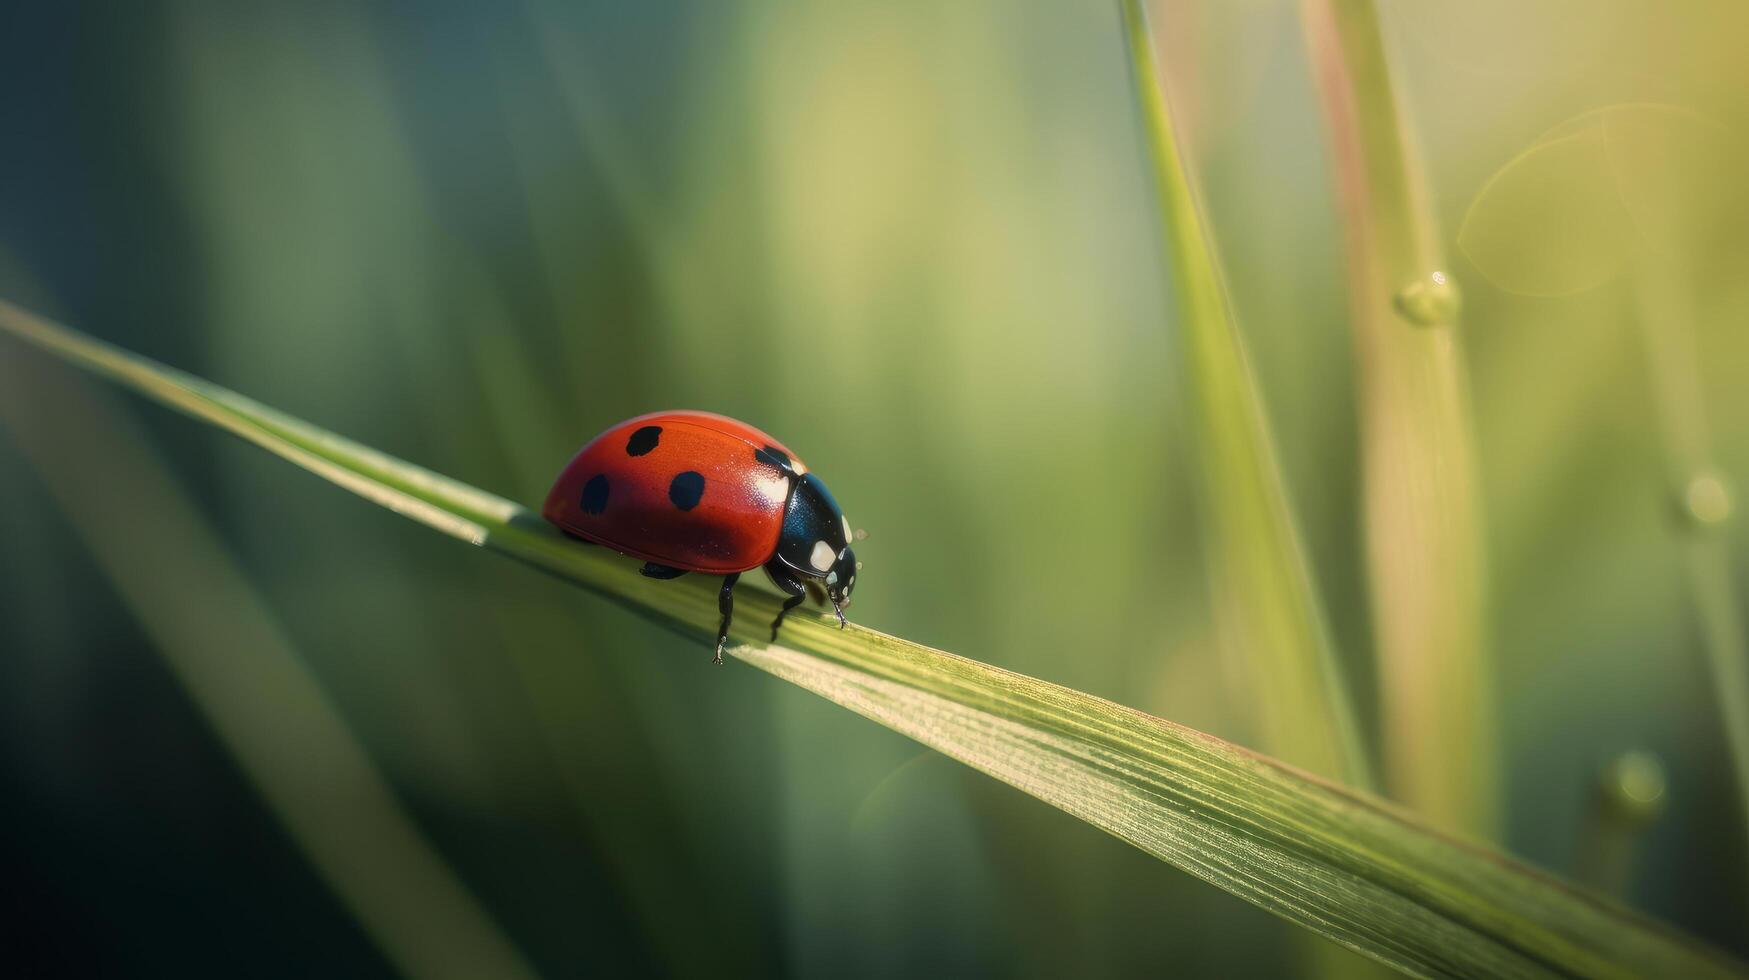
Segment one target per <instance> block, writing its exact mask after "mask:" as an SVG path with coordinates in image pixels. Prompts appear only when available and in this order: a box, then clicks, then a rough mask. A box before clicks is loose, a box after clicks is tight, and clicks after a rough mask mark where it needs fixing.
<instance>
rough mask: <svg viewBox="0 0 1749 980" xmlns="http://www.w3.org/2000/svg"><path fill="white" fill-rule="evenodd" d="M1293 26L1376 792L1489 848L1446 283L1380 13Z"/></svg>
mask: <svg viewBox="0 0 1749 980" xmlns="http://www.w3.org/2000/svg"><path fill="white" fill-rule="evenodd" d="M1301 15H1302V19H1303V21H1304V24H1305V31H1306V38H1307V43H1308V47H1309V48H1310V55H1311V61H1312V66H1313V71H1314V74H1315V76H1316V78H1317V81H1318V88H1319V92H1320V95H1321V99H1322V103H1323V107H1324V119H1325V125H1326V127H1327V131H1328V133H1329V138H1330V143H1331V153H1332V165H1333V167H1332V168H1333V171H1334V175H1335V179H1336V184H1337V191H1338V196H1339V199H1340V203H1341V208H1342V220H1343V230H1344V233H1345V239H1346V241H1345V247H1346V251H1347V267H1348V284H1349V316H1350V321H1351V323H1352V324H1353V330H1354V348H1355V356H1356V361H1357V364H1356V368H1357V372H1356V373H1357V375H1358V377H1359V379H1360V389H1361V390H1360V415H1361V419H1360V421H1361V425H1360V431H1361V454H1362V460H1363V464H1362V465H1363V480H1362V495H1363V513H1364V515H1365V526H1366V549H1367V550H1366V555H1367V566H1368V579H1369V583H1370V589H1371V593H1372V601H1371V603H1370V604H1369V605H1370V608H1371V610H1372V619H1373V637H1374V642H1375V644H1376V649H1377V657H1378V672H1379V696H1380V701H1381V704H1380V715H1381V718H1382V728H1383V734H1382V736H1381V738H1380V744H1381V745H1382V747H1383V757H1384V759H1383V761H1384V779H1385V783H1384V784H1385V787H1386V789H1387V790H1388V791H1389V792H1390V794H1391V796H1392V797H1393V798H1395V799H1399V800H1401V801H1403V802H1404V803H1406V804H1408V805H1409V806H1410V807H1412V808H1413V809H1415V810H1416V811H1417V812H1419V813H1421V814H1423V815H1425V816H1426V817H1427V819H1429V820H1431V821H1433V822H1434V823H1436V824H1438V825H1440V826H1444V827H1449V828H1453V829H1461V830H1463V831H1465V832H1468V833H1471V834H1477V835H1481V836H1492V835H1493V834H1494V833H1495V822H1496V819H1497V817H1496V813H1495V810H1496V803H1495V794H1496V792H1497V788H1496V784H1497V779H1498V777H1497V774H1496V772H1495V768H1496V767H1495V764H1494V762H1495V747H1494V746H1493V744H1492V739H1491V738H1490V737H1489V733H1490V732H1491V731H1492V730H1493V709H1492V705H1493V698H1492V696H1491V690H1492V686H1491V685H1492V673H1491V671H1490V670H1489V669H1488V659H1487V654H1486V640H1485V629H1486V621H1487V619H1486V590H1485V586H1484V582H1483V576H1484V563H1483V559H1482V553H1481V552H1482V528H1481V513H1480V512H1481V507H1480V503H1479V496H1478V490H1477V477H1476V472H1475V449H1474V437H1473V435H1472V433H1471V418H1470V415H1471V413H1470V406H1469V392H1468V382H1467V380H1466V378H1465V372H1464V361H1463V353H1462V349H1461V348H1460V347H1459V345H1458V336H1457V332H1456V331H1457V315H1458V294H1457V286H1456V284H1455V283H1454V282H1453V281H1452V280H1451V278H1450V272H1449V270H1447V269H1446V265H1445V260H1444V257H1443V256H1442V255H1441V249H1440V246H1439V232H1438V228H1437V226H1436V224H1435V222H1434V218H1433V214H1432V211H1431V209H1430V208H1429V207H1428V204H1427V194H1426V189H1425V186H1424V179H1423V177H1422V174H1421V172H1420V164H1419V162H1418V160H1417V159H1416V156H1415V152H1414V146H1413V140H1412V134H1411V132H1410V131H1409V129H1408V125H1407V122H1406V121H1405V119H1404V118H1403V114H1402V111H1401V108H1400V107H1399V105H1398V103H1397V95H1396V89H1395V87H1394V81H1393V79H1392V77H1391V70H1390V64H1389V58H1388V56H1387V52H1386V50H1385V42H1384V38H1383V36H1382V34H1381V31H1380V24H1379V17H1378V11H1377V9H1376V7H1375V5H1374V3H1373V0H1303V2H1302V4H1301ZM1430 759H1439V760H1442V761H1441V763H1440V764H1439V765H1429V764H1428V760H1430Z"/></svg>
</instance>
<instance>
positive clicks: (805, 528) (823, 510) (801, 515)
mask: <svg viewBox="0 0 1749 980" xmlns="http://www.w3.org/2000/svg"><path fill="white" fill-rule="evenodd" d="M777 559H778V560H779V561H781V562H783V563H784V564H785V565H787V566H789V567H790V568H791V569H793V570H794V571H795V572H797V573H798V574H800V575H802V576H804V577H806V578H810V579H813V580H815V581H818V582H824V583H825V585H826V596H827V598H829V599H831V600H832V607H833V609H835V610H837V612H838V620H839V623H840V625H842V624H843V620H844V607H845V606H848V605H850V590H851V589H852V588H853V587H854V586H855V585H856V553H855V552H853V551H851V550H850V522H849V521H847V520H845V519H844V511H843V510H841V509H839V507H838V501H836V500H833V499H832V492H831V491H830V490H827V489H826V484H824V483H821V482H820V478H819V477H817V476H815V475H814V474H812V473H804V474H802V475H801V477H800V478H798V479H797V480H796V481H795V485H794V487H793V488H792V489H791V490H790V495H789V501H788V502H787V503H786V504H785V505H784V512H783V533H782V535H781V536H780V537H779V538H778V541H777Z"/></svg>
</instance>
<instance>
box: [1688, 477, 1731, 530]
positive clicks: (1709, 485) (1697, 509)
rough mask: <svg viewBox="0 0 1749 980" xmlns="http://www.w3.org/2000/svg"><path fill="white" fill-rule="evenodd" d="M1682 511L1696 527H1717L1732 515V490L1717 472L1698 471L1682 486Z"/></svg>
mask: <svg viewBox="0 0 1749 980" xmlns="http://www.w3.org/2000/svg"><path fill="white" fill-rule="evenodd" d="M1682 512H1683V513H1684V514H1685V515H1686V516H1687V517H1688V519H1689V520H1690V521H1693V522H1694V524H1695V526H1696V527H1702V528H1711V527H1717V526H1719V525H1720V524H1723V523H1725V521H1726V520H1728V519H1729V518H1730V516H1731V491H1730V489H1729V488H1728V487H1726V486H1725V481H1724V480H1723V479H1721V478H1720V477H1719V475H1718V474H1717V473H1710V472H1709V473H1697V474H1695V475H1694V477H1693V478H1691V479H1690V480H1689V481H1688V486H1686V487H1683V488H1682Z"/></svg>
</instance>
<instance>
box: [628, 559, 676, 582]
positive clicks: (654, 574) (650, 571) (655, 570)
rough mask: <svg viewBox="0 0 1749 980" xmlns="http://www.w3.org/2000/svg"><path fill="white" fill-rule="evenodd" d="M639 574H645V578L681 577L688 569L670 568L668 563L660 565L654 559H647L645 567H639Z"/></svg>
mask: <svg viewBox="0 0 1749 980" xmlns="http://www.w3.org/2000/svg"><path fill="white" fill-rule="evenodd" d="M638 574H640V575H642V576H644V577H645V578H656V579H669V578H679V577H680V576H682V575H685V574H686V569H684V568H669V567H668V566H667V565H658V564H656V563H655V562H653V561H647V562H644V567H643V568H640V569H638Z"/></svg>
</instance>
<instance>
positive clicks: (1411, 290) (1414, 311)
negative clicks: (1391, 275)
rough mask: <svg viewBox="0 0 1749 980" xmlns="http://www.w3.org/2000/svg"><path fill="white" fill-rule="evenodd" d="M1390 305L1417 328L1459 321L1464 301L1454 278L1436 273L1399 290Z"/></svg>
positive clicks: (1429, 274)
mask: <svg viewBox="0 0 1749 980" xmlns="http://www.w3.org/2000/svg"><path fill="white" fill-rule="evenodd" d="M1391 302H1392V304H1393V305H1394V306H1396V308H1397V312H1398V313H1399V314H1401V315H1402V317H1403V319H1405V320H1408V321H1409V322H1410V323H1413V324H1415V325H1416V326H1418V327H1431V326H1436V325H1438V324H1441V323H1450V322H1452V321H1453V320H1456V319H1457V315H1458V308H1459V307H1460V306H1462V305H1463V298H1462V297H1461V296H1460V295H1459V294H1458V288H1457V283H1456V282H1454V281H1452V278H1451V276H1449V275H1447V274H1446V273H1444V272H1441V271H1439V270H1437V269H1436V270H1434V271H1433V272H1430V273H1428V274H1427V276H1426V277H1424V278H1421V279H1417V280H1415V281H1414V282H1412V283H1410V284H1408V285H1407V286H1404V287H1403V288H1402V289H1399V290H1397V295H1396V296H1393V297H1392V298H1391Z"/></svg>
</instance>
